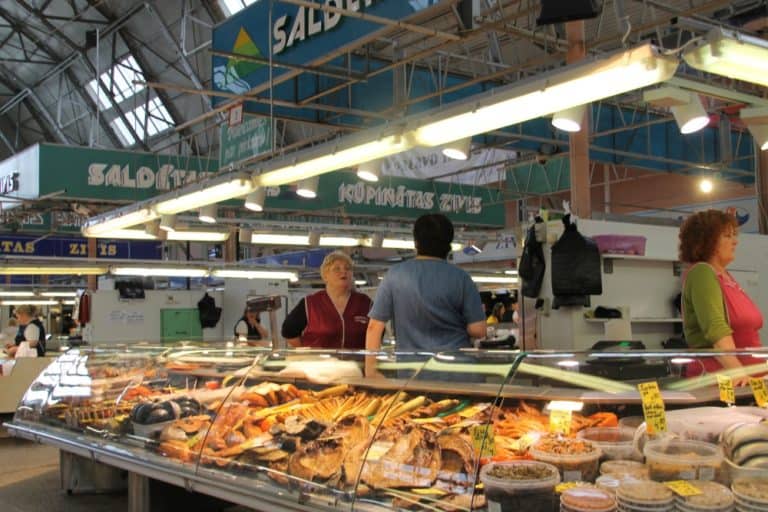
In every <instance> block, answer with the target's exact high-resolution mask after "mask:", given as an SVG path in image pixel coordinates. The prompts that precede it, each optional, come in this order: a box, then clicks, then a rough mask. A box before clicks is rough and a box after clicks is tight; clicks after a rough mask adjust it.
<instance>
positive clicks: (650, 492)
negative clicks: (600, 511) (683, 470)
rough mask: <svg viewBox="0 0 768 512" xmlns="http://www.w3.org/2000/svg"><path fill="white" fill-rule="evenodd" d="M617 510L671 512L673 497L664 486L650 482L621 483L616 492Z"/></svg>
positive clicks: (673, 506)
mask: <svg viewBox="0 0 768 512" xmlns="http://www.w3.org/2000/svg"><path fill="white" fill-rule="evenodd" d="M616 502H617V504H618V510H621V511H626V512H672V511H673V510H674V509H675V495H674V493H673V492H672V491H671V490H670V489H669V488H668V487H667V486H666V485H664V484H660V483H658V482H652V481H650V480H646V481H640V482H622V483H621V485H619V488H618V490H617V491H616Z"/></svg>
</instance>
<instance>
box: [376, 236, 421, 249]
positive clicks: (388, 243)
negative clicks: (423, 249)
mask: <svg viewBox="0 0 768 512" xmlns="http://www.w3.org/2000/svg"><path fill="white" fill-rule="evenodd" d="M381 246H382V247H383V248H384V249H411V250H414V249H416V246H415V245H414V243H413V240H399V239H396V238H385V239H384V240H382V241H381Z"/></svg>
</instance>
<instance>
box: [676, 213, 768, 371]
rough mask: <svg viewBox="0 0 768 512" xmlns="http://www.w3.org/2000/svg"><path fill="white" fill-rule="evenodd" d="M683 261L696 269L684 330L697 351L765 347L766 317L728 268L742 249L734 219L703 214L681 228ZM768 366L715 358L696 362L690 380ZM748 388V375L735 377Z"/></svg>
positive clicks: (688, 286) (686, 291)
mask: <svg viewBox="0 0 768 512" xmlns="http://www.w3.org/2000/svg"><path fill="white" fill-rule="evenodd" d="M679 236H680V261H683V262H685V263H689V264H690V265H691V266H690V268H689V269H688V270H687V271H686V272H685V274H684V275H683V296H682V310H683V330H684V332H685V339H686V340H687V342H688V345H689V346H690V347H691V348H706V349H719V350H726V351H727V350H734V349H749V348H758V347H760V346H761V343H760V335H759V330H760V329H761V328H762V326H763V315H762V313H761V312H760V310H759V309H758V307H757V306H756V305H755V303H754V302H752V300H751V299H750V298H749V296H747V294H746V293H745V292H744V290H742V288H741V286H739V284H738V283H737V282H736V280H735V279H734V278H733V276H732V275H731V274H730V273H729V272H728V271H727V270H726V267H727V266H728V265H729V264H730V263H731V262H733V260H734V258H735V253H736V246H737V245H738V243H739V242H738V224H737V222H736V218H735V217H734V216H733V215H730V214H727V213H725V212H722V211H719V210H707V211H703V212H698V213H695V214H693V215H691V216H690V217H688V218H687V219H686V220H685V222H684V223H683V225H682V226H681V227H680V235H679ZM760 363H762V364H763V365H764V364H765V361H764V360H762V359H754V358H751V357H748V356H733V355H724V356H715V357H713V358H701V359H699V360H697V361H695V362H694V363H691V364H690V365H689V366H688V368H687V370H686V375H687V376H694V375H699V374H701V373H704V372H706V373H712V372H716V371H718V370H720V369H721V368H740V367H742V366H744V365H752V364H760ZM735 383H736V384H737V385H746V384H747V383H748V376H746V375H745V376H742V377H739V378H737V379H735Z"/></svg>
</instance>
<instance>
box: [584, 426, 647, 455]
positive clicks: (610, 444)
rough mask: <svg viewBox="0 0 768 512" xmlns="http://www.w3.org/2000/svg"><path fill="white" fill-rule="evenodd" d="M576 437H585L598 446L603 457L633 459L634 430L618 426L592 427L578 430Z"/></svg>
mask: <svg viewBox="0 0 768 512" xmlns="http://www.w3.org/2000/svg"><path fill="white" fill-rule="evenodd" d="M576 437H578V438H579V439H585V440H587V441H589V442H590V443H592V444H593V445H595V446H597V447H598V448H600V450H601V451H602V452H603V459H624V460H626V459H633V458H635V448H634V445H633V443H632V441H633V439H634V431H631V430H627V429H622V428H619V427H593V428H585V429H584V430H580V431H579V433H578V434H576Z"/></svg>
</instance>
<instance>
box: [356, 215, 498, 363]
mask: <svg viewBox="0 0 768 512" xmlns="http://www.w3.org/2000/svg"><path fill="white" fill-rule="evenodd" d="M413 239H414V243H415V246H416V257H415V258H414V259H411V260H408V261H406V262H403V263H400V264H398V265H396V266H394V267H392V268H391V269H389V271H388V272H387V274H386V275H385V276H384V280H383V281H382V282H381V285H380V286H379V289H378V290H377V292H376V298H375V299H374V301H373V309H372V310H371V314H370V317H371V321H370V324H369V326H368V336H367V338H366V348H367V349H368V350H379V348H380V346H381V338H382V334H383V332H384V327H385V325H386V323H387V322H388V321H389V320H392V321H393V324H394V331H395V337H396V339H397V350H398V352H400V351H404V352H438V351H447V350H458V349H461V348H469V347H471V346H472V341H471V340H472V338H484V337H485V336H486V332H487V326H486V318H485V312H484V311H483V304H482V301H481V299H480V293H478V291H477V286H476V285H475V283H474V282H473V281H472V278H471V277H470V276H469V274H467V273H466V272H465V271H464V270H462V269H460V268H459V267H457V266H455V265H453V264H451V263H449V262H448V261H447V257H448V254H449V253H450V252H451V242H453V224H452V223H451V221H450V219H448V217H446V216H445V215H442V214H438V213H435V214H427V215H422V216H421V217H419V218H418V219H417V220H416V222H415V223H414V226H413ZM368 370H371V368H368ZM368 373H370V371H369V372H368Z"/></svg>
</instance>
